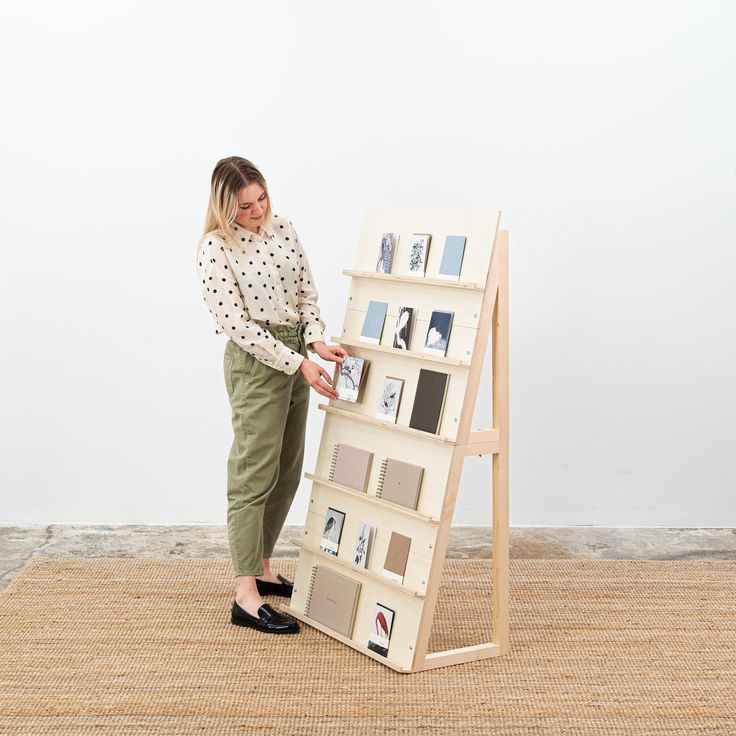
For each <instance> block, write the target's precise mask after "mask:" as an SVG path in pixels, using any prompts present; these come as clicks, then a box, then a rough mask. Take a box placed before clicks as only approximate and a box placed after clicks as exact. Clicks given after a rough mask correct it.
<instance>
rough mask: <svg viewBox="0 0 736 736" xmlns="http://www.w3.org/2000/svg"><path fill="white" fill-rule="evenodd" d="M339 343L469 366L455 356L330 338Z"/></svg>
mask: <svg viewBox="0 0 736 736" xmlns="http://www.w3.org/2000/svg"><path fill="white" fill-rule="evenodd" d="M330 339H331V340H334V341H335V342H339V343H340V344H341V345H347V346H348V347H351V348H360V349H362V350H375V351H378V352H380V353H387V354H389V355H400V356H402V357H404V358H413V359H414V360H426V361H429V362H431V363H442V364H443V365H455V366H459V367H460V368H470V361H469V360H456V359H455V358H447V357H444V356H442V355H429V354H428V353H418V352H416V350H400V349H399V348H394V347H389V346H388V345H374V344H372V343H369V342H361V341H360V340H345V339H343V338H341V337H335V336H334V335H333V336H332V337H331V338H330Z"/></svg>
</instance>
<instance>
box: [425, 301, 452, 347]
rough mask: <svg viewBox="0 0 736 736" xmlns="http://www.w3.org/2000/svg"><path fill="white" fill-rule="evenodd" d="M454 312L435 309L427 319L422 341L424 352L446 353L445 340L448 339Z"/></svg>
mask: <svg viewBox="0 0 736 736" xmlns="http://www.w3.org/2000/svg"><path fill="white" fill-rule="evenodd" d="M454 316H455V313H454V312H443V311H441V310H435V311H434V312H432V317H431V318H430V320H429V329H428V330H427V339H426V340H425V341H424V352H425V353H429V354H430V355H442V356H444V355H446V354H447V341H448V340H449V339H450V330H451V329H452V319H453V317H454Z"/></svg>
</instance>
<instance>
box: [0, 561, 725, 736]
mask: <svg viewBox="0 0 736 736" xmlns="http://www.w3.org/2000/svg"><path fill="white" fill-rule="evenodd" d="M294 568H295V562H294V561H293V560H283V561H277V562H276V563H275V564H274V569H275V570H277V571H280V572H283V573H284V574H286V575H287V576H291V574H293V572H294ZM511 571H512V575H511V600H512V616H511V631H512V635H513V643H512V651H511V654H510V655H509V656H506V657H502V658H495V659H488V660H484V661H481V662H474V663H469V664H463V665H457V666H454V667H448V668H443V669H437V670H433V671H429V672H423V673H419V674H414V675H403V674H399V673H396V672H394V671H393V670H390V669H388V668H387V667H384V666H383V665H381V664H378V663H376V662H374V661H372V660H371V659H369V658H367V657H364V656H363V655H361V654H359V653H358V652H355V651H353V650H352V649H350V648H348V647H345V646H343V645H341V644H340V643H338V642H336V641H335V640H334V639H332V638H330V637H327V636H325V635H324V634H322V633H321V632H319V631H316V630H314V629H312V628H310V627H308V626H303V627H302V631H301V632H300V633H299V634H297V635H295V636H290V637H278V636H273V635H266V634H261V633H259V632H256V631H251V630H250V629H242V628H239V627H235V626H232V625H231V624H230V623H229V606H230V602H231V600H232V587H231V572H230V562H229V560H226V559H216V560H183V559H176V560H171V559H150V558H148V559H114V558H102V559H52V558H38V559H35V560H32V561H31V562H29V563H28V565H27V566H26V567H25V568H24V569H23V570H22V571H21V572H20V574H19V575H18V576H17V577H16V578H15V579H14V580H12V581H11V583H10V585H9V587H8V588H7V589H6V590H5V591H3V592H2V593H0V733H2V734H12V735H13V736H16V735H17V736H26V735H29V734H33V735H34V736H36V735H42V734H54V735H55V736H68V735H69V736H71V735H75V734H126V735H129V736H137V735H139V734H146V735H147V736H148V735H153V734H155V735H159V734H160V735H161V736H169V735H170V736H186V735H188V734H199V735H201V734H217V735H218V736H226V735H228V734H273V735H274V736H275V735H276V734H278V736H302V735H307V734H309V735H310V736H312V735H314V734H317V735H321V734H325V735H330V736H332V735H333V734H347V735H351V736H352V735H353V734H355V735H357V734H360V735H361V736H364V735H365V734H442V735H443V736H444V735H446V734H452V735H454V734H458V735H460V734H462V735H463V736H465V735H467V734H499V735H504V734H509V735H511V734H513V735H518V736H522V735H523V736H530V735H531V734H566V735H568V736H569V735H570V734H575V735H577V734H579V735H580V736H592V735H594V734H611V735H612V736H613V735H615V736H619V735H622V734H626V735H627V736H628V735H629V734H636V735H637V736H642V735H644V736H646V735H649V734H662V735H663V736H664V735H666V736H675V735H678V734H687V735H688V736H690V735H691V734H724V735H725V734H729V735H731V734H735V733H736V605H735V604H736V562H731V561H688V562H674V561H667V562H652V561H637V562H630V561H590V560H583V561H581V560H512V562H511ZM489 590H490V561H488V560H448V562H447V565H446V569H445V582H444V589H443V594H442V597H441V602H440V604H439V609H438V612H437V618H436V624H435V630H434V632H433V636H432V641H431V646H430V649H431V650H432V651H437V650H441V649H447V648H451V647H456V646H464V645H467V644H473V643H478V642H482V641H486V640H488V638H489V637H488V634H489V630H488V629H489V627H490V617H489V614H488V612H489V607H490V595H489ZM269 600H270V601H271V602H272V603H274V604H275V603H278V602H279V601H281V600H283V599H279V598H271V599H269Z"/></svg>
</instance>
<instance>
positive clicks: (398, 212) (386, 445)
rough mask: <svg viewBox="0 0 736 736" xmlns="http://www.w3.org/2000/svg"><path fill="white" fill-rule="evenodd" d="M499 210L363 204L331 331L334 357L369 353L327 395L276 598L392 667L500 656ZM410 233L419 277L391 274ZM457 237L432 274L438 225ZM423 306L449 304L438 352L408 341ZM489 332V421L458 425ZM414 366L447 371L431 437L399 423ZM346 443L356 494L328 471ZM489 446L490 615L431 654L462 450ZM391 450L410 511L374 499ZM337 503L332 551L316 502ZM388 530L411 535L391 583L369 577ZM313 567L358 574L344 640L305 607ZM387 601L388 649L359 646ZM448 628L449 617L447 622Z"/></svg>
mask: <svg viewBox="0 0 736 736" xmlns="http://www.w3.org/2000/svg"><path fill="white" fill-rule="evenodd" d="M499 222H500V212H498V211H496V212H481V211H457V210H434V209H371V210H367V211H366V212H365V214H364V218H363V224H362V227H361V231H360V239H359V244H358V251H357V256H356V262H355V268H354V269H353V270H346V271H344V273H345V274H346V275H348V276H350V277H351V278H352V283H351V286H350V293H349V299H348V304H347V308H346V310H345V318H344V323H343V330H342V335H341V336H340V337H333V338H332V339H333V341H336V342H339V343H340V344H341V345H343V347H345V349H346V350H347V351H348V354H350V355H354V356H358V357H362V358H366V359H368V360H370V361H371V364H370V367H369V370H368V373H367V378H366V385H365V386H363V387H361V398H360V400H359V402H358V403H355V404H350V403H347V402H344V401H333V400H330V401H329V404H320V405H319V408H320V409H322V410H323V411H324V412H325V418H324V426H323V428H322V438H321V442H320V449H319V453H318V457H317V463H316V467H315V470H314V473H305V477H306V478H308V479H309V480H311V481H312V492H311V497H310V502H309V510H308V514H307V520H306V523H305V529H304V536H303V537H302V538H301V539H298V540H294V541H295V543H296V544H297V546H298V547H299V560H298V563H297V568H296V573H295V578H294V593H293V596H292V598H291V600H290V601H289V604H288V605H282V606H281V608H282V609H283V610H284V611H285V612H286V613H288V614H289V615H291V616H293V617H294V618H296V619H298V620H300V621H302V622H304V623H306V624H309V625H310V626H313V627H315V628H317V629H319V630H320V631H323V632H324V633H326V634H329V635H330V636H332V637H334V638H335V639H337V640H339V641H341V642H342V643H343V644H346V645H348V646H350V647H353V649H356V650H358V651H359V652H362V653H363V654H365V655H366V656H368V657H371V658H373V659H375V660H376V661H378V662H381V663H382V664H384V665H387V666H388V667H391V668H393V669H394V670H397V671H398V672H406V673H410V672H420V671H422V670H428V669H432V668H435V667H444V666H447V665H452V664H458V663H461V662H468V661H472V660H479V659H484V658H486V657H495V656H499V655H503V654H505V653H507V652H508V649H509V555H508V545H509V536H508V462H509V461H508V448H509V421H508V417H509V401H508V380H509V377H508V345H509V339H508V231H506V230H500V229H499ZM385 232H393V233H396V234H397V235H398V236H399V239H398V246H397V250H396V252H395V254H394V261H393V267H392V271H393V273H390V274H381V273H376V272H375V264H376V261H377V259H378V252H379V244H380V242H381V235H382V234H383V233H385ZM413 233H430V234H431V235H432V242H431V244H430V248H429V255H428V259H427V265H426V272H425V278H417V277H413V276H404V275H403V272H404V269H405V266H406V263H407V260H408V248H409V240H410V237H411V235H412V234H413ZM447 235H465V236H466V245H465V254H464V259H463V264H462V270H461V274H460V280H459V281H445V280H442V279H439V278H437V275H438V273H439V265H440V261H441V259H442V251H443V248H444V242H445V236H447ZM371 300H373V301H383V302H387V303H388V313H387V315H386V322H385V324H384V329H383V336H382V338H381V341H380V344H378V345H371V344H369V343H364V342H361V341H360V332H361V328H362V325H363V319H364V317H365V314H366V310H367V308H368V303H369V301H371ZM400 306H409V307H414V309H415V312H414V314H415V320H414V326H413V330H412V335H411V343H410V345H409V350H400V349H395V348H393V347H392V344H393V331H394V330H393V328H394V325H395V324H396V317H397V314H398V309H399V307H400ZM435 309H441V310H448V311H453V312H454V320H453V325H452V330H451V332H450V338H449V341H448V345H447V355H446V356H445V357H437V356H433V355H427V354H425V353H423V352H422V348H423V345H424V339H425V337H426V334H427V328H428V323H429V318H430V316H431V314H432V311H433V310H435ZM489 336H490V337H491V344H492V346H491V355H492V357H491V373H492V387H493V388H492V415H493V419H492V423H493V426H492V427H486V428H482V429H473V428H471V423H472V420H473V412H474V409H475V403H476V397H477V393H478V386H479V384H480V379H481V375H482V373H483V359H484V357H485V354H486V348H487V345H488V338H489ZM420 368H430V369H432V370H438V371H443V372H446V373H448V374H449V376H450V378H449V383H448V388H447V395H446V398H445V405H444V410H443V413H442V419H441V422H440V427H439V431H438V433H437V434H430V433H427V432H423V431H420V430H416V429H412V428H410V427H409V417H410V415H411V409H412V405H413V402H414V394H415V390H416V383H417V378H418V376H419V369H420ZM386 376H397V377H401V378H404V381H405V382H404V390H403V395H402V398H401V403H400V406H399V412H398V417H397V423H396V424H390V423H387V422H384V421H381V420H378V419H376V418H375V413H376V408H377V406H378V400H379V395H380V392H381V389H382V387H383V381H384V378H385V377H386ZM340 442H342V443H346V444H348V445H352V446H354V447H359V448H362V449H365V450H369V451H371V452H373V453H374V458H373V463H372V467H371V472H370V477H369V481H368V492H367V493H362V492H359V491H355V490H352V489H350V488H346V487H344V486H341V485H338V484H336V483H332V482H330V480H329V471H330V464H331V462H332V456H333V449H334V446H335V445H336V444H337V443H340ZM489 454H490V455H492V460H493V470H492V479H491V480H492V482H491V483H490V484H489V488H490V490H491V493H492V509H493V531H492V534H493V563H492V564H493V596H492V600H493V603H492V606H493V616H492V622H493V624H492V632H489V638H491V641H489V642H487V643H480V644H475V645H472V646H467V647H462V648H459V649H451V650H448V651H444V652H431V653H429V652H428V651H427V645H428V642H429V636H430V631H431V627H432V621H433V618H434V612H435V605H436V602H437V595H438V592H439V587H440V583H441V578H442V568H443V564H444V560H445V553H446V549H447V539H448V536H449V532H450V526H451V523H452V516H453V511H454V509H455V500H456V498H457V491H458V485H459V481H460V474H461V471H462V468H463V463H464V461H465V458H466V457H468V456H471V455H489ZM387 457H390V458H396V459H399V460H403V461H405V462H408V463H412V464H415V465H420V466H422V467H424V477H423V481H422V486H421V490H420V493H419V501H418V506H417V509H416V510H413V509H408V508H404V507H402V506H399V505H397V504H393V503H390V502H388V501H383V500H382V499H380V498H377V497H376V495H375V492H376V487H377V482H378V475H379V472H380V466H381V462H382V461H383V460H384V459H385V458H387ZM330 506H331V507H333V508H336V509H339V510H341V511H343V512H344V513H345V514H346V518H345V525H344V528H343V530H342V537H341V541H340V547H339V550H338V555H337V556H336V557H335V556H333V555H330V554H328V553H327V552H324V551H322V550H321V549H320V548H319V545H320V540H321V536H322V529H323V525H324V519H325V514H326V512H327V509H328V507H330ZM360 521H365V522H367V523H369V524H371V525H372V526H374V527H375V529H374V541H373V545H372V550H371V551H370V554H369V557H368V563H367V567H366V568H361V567H358V566H357V565H355V564H353V562H352V560H351V556H352V552H353V543H354V540H355V534H356V531H357V526H358V524H359V522H360ZM392 531H397V532H399V533H401V534H404V535H406V536H409V537H411V540H412V542H411V548H410V552H409V558H408V562H407V566H406V574H405V576H404V582H403V583H402V584H398V583H395V582H393V581H391V580H389V579H388V578H385V577H383V575H382V574H381V571H382V567H383V561H384V558H385V555H386V549H387V545H388V541H389V539H390V536H391V532H392ZM315 565H322V566H324V567H327V568H330V569H332V570H334V571H335V572H339V573H342V574H343V575H347V576H350V577H353V578H355V579H357V580H359V581H360V582H361V589H360V594H359V599H358V606H357V611H356V615H355V621H354V624H353V629H352V635H351V637H349V638H348V637H345V636H342V635H341V634H339V633H337V632H335V631H333V630H331V629H330V628H328V627H326V626H324V625H322V624H320V623H319V622H317V621H314V620H312V619H310V618H309V616H307V615H306V614H305V610H306V605H307V597H308V595H309V583H310V579H311V574H312V568H313V566H315ZM376 603H381V604H383V605H385V606H387V607H388V608H391V609H393V610H394V611H395V615H394V620H393V629H392V632H391V639H390V644H389V649H388V656H387V657H383V656H381V655H380V654H377V653H375V652H373V651H371V650H370V649H368V636H369V633H370V624H371V621H372V617H373V612H374V609H375V604H376ZM458 625H459V626H462V622H459V623H458Z"/></svg>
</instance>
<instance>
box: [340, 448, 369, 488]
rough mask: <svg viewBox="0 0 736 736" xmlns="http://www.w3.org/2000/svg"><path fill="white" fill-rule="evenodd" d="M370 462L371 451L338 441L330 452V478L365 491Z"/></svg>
mask: <svg viewBox="0 0 736 736" xmlns="http://www.w3.org/2000/svg"><path fill="white" fill-rule="evenodd" d="M372 462H373V453H372V452H368V450H361V449H359V448H358V447H351V446H350V445H345V444H343V443H338V444H336V445H335V449H334V451H333V453H332V464H331V465H330V480H331V481H332V482H333V483H339V484H340V485H343V486H347V487H348V488H354V489H355V490H356V491H363V493H365V491H366V488H367V487H368V476H369V475H370V472H371V463H372Z"/></svg>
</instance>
